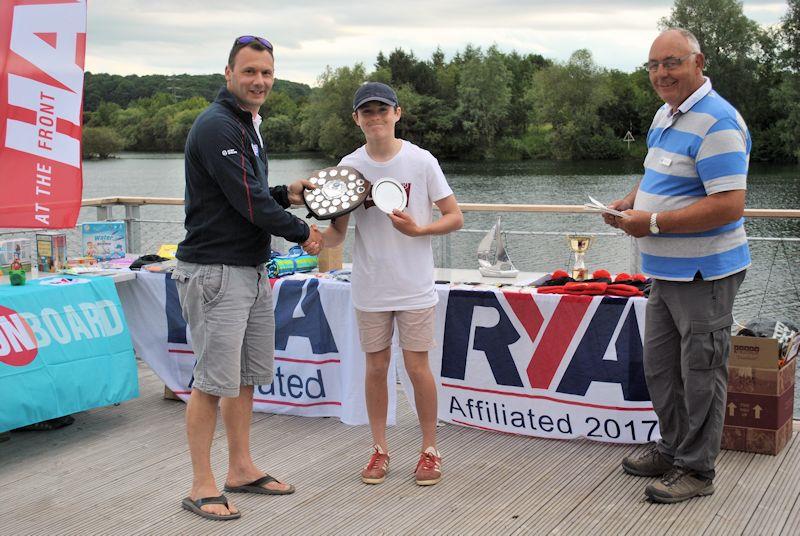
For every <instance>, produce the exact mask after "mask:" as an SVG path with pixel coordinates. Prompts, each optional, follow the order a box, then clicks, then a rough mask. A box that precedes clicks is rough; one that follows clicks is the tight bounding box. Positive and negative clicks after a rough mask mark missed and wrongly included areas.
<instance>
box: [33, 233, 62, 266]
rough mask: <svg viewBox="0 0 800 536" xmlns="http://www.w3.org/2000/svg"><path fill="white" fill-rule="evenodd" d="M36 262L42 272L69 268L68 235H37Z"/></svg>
mask: <svg viewBox="0 0 800 536" xmlns="http://www.w3.org/2000/svg"><path fill="white" fill-rule="evenodd" d="M36 262H37V263H38V265H39V271H40V272H57V271H59V270H61V269H62V268H66V267H67V235H66V233H59V232H55V231H49V232H43V233H36Z"/></svg>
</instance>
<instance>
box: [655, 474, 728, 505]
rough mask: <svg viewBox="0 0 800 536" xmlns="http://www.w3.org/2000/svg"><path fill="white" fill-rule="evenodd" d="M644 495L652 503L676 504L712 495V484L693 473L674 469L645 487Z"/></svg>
mask: <svg viewBox="0 0 800 536" xmlns="http://www.w3.org/2000/svg"><path fill="white" fill-rule="evenodd" d="M644 493H645V495H647V497H648V498H649V499H650V500H651V501H653V502H659V503H676V502H681V501H685V500H686V499H691V498H692V497H702V496H705V495H711V494H712V493H714V483H713V481H711V480H709V479H707V478H701V477H699V476H697V475H696V474H695V473H694V471H690V470H688V469H684V468H683V467H675V468H673V469H672V470H671V471H670V472H669V473H667V474H666V475H664V476H663V477H662V478H661V480H659V481H658V482H655V483H653V484H650V485H649V486H647V487H646V488H645V490H644Z"/></svg>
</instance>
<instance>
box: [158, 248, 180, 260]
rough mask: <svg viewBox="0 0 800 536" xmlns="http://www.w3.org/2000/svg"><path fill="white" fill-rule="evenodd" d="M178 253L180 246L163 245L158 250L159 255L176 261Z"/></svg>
mask: <svg viewBox="0 0 800 536" xmlns="http://www.w3.org/2000/svg"><path fill="white" fill-rule="evenodd" d="M177 252H178V244H161V247H160V248H158V255H159V256H161V257H164V258H166V259H174V258H175V254H176V253H177Z"/></svg>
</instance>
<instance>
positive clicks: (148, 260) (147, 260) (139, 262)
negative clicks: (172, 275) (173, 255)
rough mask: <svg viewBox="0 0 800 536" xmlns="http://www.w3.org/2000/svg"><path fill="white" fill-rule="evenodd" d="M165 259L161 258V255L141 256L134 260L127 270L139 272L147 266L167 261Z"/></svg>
mask: <svg viewBox="0 0 800 536" xmlns="http://www.w3.org/2000/svg"><path fill="white" fill-rule="evenodd" d="M168 260H170V259H168V258H167V257H162V256H161V255H142V256H141V257H139V258H138V259H136V260H134V261H133V262H132V263H131V264H130V266H128V268H130V269H131V270H141V269H142V267H144V266H145V265H147V264H155V263H158V262H164V261H168Z"/></svg>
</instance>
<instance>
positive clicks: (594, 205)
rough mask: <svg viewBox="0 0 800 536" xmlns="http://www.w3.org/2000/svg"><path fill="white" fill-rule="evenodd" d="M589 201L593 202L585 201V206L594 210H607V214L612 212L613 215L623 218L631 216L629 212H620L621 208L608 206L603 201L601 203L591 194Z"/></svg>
mask: <svg viewBox="0 0 800 536" xmlns="http://www.w3.org/2000/svg"><path fill="white" fill-rule="evenodd" d="M589 201H591V202H590V203H584V205H583V206H584V207H586V208H588V209H591V210H594V211H596V212H605V213H606V214H611V215H612V216H619V217H621V218H629V217H630V216H628V215H627V214H625V213H624V212H620V211H619V210H615V209H613V208H609V207H608V206H606V205H604V204H603V203H601V202H600V201H598V200H597V199H595V198H594V197H592V196H591V195H590V196H589Z"/></svg>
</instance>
